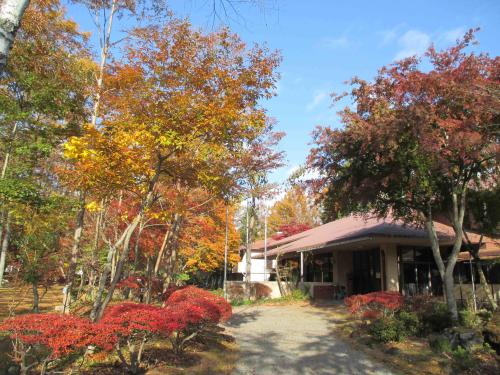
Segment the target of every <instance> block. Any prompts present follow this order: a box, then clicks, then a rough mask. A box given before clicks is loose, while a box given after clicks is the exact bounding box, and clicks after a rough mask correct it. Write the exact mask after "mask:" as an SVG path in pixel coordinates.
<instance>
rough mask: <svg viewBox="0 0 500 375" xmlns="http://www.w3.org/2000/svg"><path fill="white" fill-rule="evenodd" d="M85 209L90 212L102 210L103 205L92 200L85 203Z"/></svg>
mask: <svg viewBox="0 0 500 375" xmlns="http://www.w3.org/2000/svg"><path fill="white" fill-rule="evenodd" d="M85 209H86V210H87V211H89V212H99V211H101V210H102V206H101V205H100V204H99V203H98V202H96V201H92V202H89V203H87V204H86V205H85Z"/></svg>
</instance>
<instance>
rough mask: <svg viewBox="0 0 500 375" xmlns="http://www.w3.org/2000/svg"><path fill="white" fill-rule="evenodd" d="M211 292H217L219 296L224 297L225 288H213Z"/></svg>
mask: <svg viewBox="0 0 500 375" xmlns="http://www.w3.org/2000/svg"><path fill="white" fill-rule="evenodd" d="M210 292H212V293H213V294H215V295H216V296H218V297H224V289H222V288H218V289H212V290H211V291H210Z"/></svg>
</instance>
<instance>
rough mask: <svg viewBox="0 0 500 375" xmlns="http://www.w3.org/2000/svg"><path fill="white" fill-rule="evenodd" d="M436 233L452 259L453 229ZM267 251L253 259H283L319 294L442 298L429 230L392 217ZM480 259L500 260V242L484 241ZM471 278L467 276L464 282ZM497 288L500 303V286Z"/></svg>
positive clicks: (274, 244) (343, 222)
mask: <svg viewBox="0 0 500 375" xmlns="http://www.w3.org/2000/svg"><path fill="white" fill-rule="evenodd" d="M435 228H436V232H437V234H438V238H439V242H440V245H441V249H442V252H443V255H445V257H446V252H448V251H450V249H451V246H452V244H453V240H454V232H453V228H452V227H450V226H448V225H445V224H442V223H439V222H435ZM468 237H469V239H470V240H471V242H472V243H473V244H475V245H476V246H477V244H478V243H479V242H480V236H479V235H477V234H474V233H469V234H468ZM264 247H265V246H264V242H263V241H259V242H256V243H255V244H254V246H253V249H254V251H253V252H252V257H253V258H254V259H261V260H262V259H264V258H267V259H268V260H272V259H274V260H276V259H278V261H279V262H280V264H286V265H287V268H288V269H291V270H292V271H293V274H294V275H295V277H297V278H300V280H301V281H302V282H303V283H305V284H308V283H309V285H310V286H311V288H313V289H316V290H317V291H319V290H320V289H321V290H322V293H324V292H325V291H326V290H330V291H331V290H335V291H338V290H342V291H343V292H345V293H346V294H356V293H367V292H371V291H376V290H397V291H401V292H402V293H404V294H415V293H429V294H434V295H439V294H441V293H442V284H441V279H440V276H439V273H438V270H437V267H436V265H435V262H434V258H433V255H432V251H431V249H430V243H429V240H428V236H427V233H426V231H425V229H424V228H423V227H422V226H419V225H417V224H408V223H404V222H403V221H401V220H396V219H394V218H392V217H387V218H379V217H377V216H374V215H366V216H360V215H350V216H347V217H345V218H342V219H338V220H335V221H332V222H330V223H327V224H324V225H321V226H318V227H315V228H312V229H310V230H307V231H305V232H302V233H298V234H295V235H293V236H290V237H287V238H284V239H281V240H279V241H275V240H270V241H269V242H268V243H267V251H264ZM480 255H481V256H483V257H488V258H492V257H499V258H500V239H497V238H483V240H482V246H481V249H480ZM460 260H462V261H467V260H468V258H467V253H466V252H464V253H461V254H460ZM467 267H469V268H470V266H467ZM467 267H464V266H463V265H462V266H460V265H459V266H458V267H457V278H460V274H458V273H459V272H462V271H463V272H465V273H466V271H467ZM493 268H494V269H493V270H491V272H490V273H491V274H492V275H493V276H495V275H496V276H495V277H497V278H498V276H499V275H500V267H498V266H497V267H496V268H495V267H493ZM464 270H465V271H464ZM466 276H467V275H464V276H463V277H462V278H463V280H464V281H466V280H467V277H466ZM470 278H471V275H470V270H469V279H470ZM492 281H494V283H495V284H496V283H500V280H496V279H494V280H492ZM495 288H497V289H495V290H494V292H495V293H496V295H497V298H498V297H500V287H499V286H495ZM314 293H315V292H314V291H313V294H314ZM326 293H329V292H326Z"/></svg>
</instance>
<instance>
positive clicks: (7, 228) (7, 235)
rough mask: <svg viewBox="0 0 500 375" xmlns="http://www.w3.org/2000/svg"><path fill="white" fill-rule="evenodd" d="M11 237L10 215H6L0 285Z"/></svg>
mask: <svg viewBox="0 0 500 375" xmlns="http://www.w3.org/2000/svg"><path fill="white" fill-rule="evenodd" d="M9 239H10V215H9V213H7V214H6V215H5V232H4V235H3V238H2V253H1V254H0V287H1V286H2V284H3V276H4V272H5V262H6V259H7V251H8V250H9Z"/></svg>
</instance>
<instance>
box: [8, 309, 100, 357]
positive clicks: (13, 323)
mask: <svg viewBox="0 0 500 375" xmlns="http://www.w3.org/2000/svg"><path fill="white" fill-rule="evenodd" d="M0 330H1V331H6V332H8V333H9V334H10V337H11V338H12V339H17V340H20V341H22V342H23V343H24V344H25V345H28V346H32V345H35V344H38V345H43V346H45V347H47V348H48V349H49V350H50V352H51V355H50V357H51V358H57V357H60V356H63V355H67V354H69V353H71V352H74V351H78V350H82V349H85V348H86V347H87V346H88V345H90V344H92V343H93V338H94V336H95V331H94V327H93V325H92V323H91V322H90V321H89V320H87V319H83V318H80V317H77V316H73V315H60V314H26V315H20V316H17V317H15V318H11V319H7V320H6V321H5V322H3V323H2V324H0Z"/></svg>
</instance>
